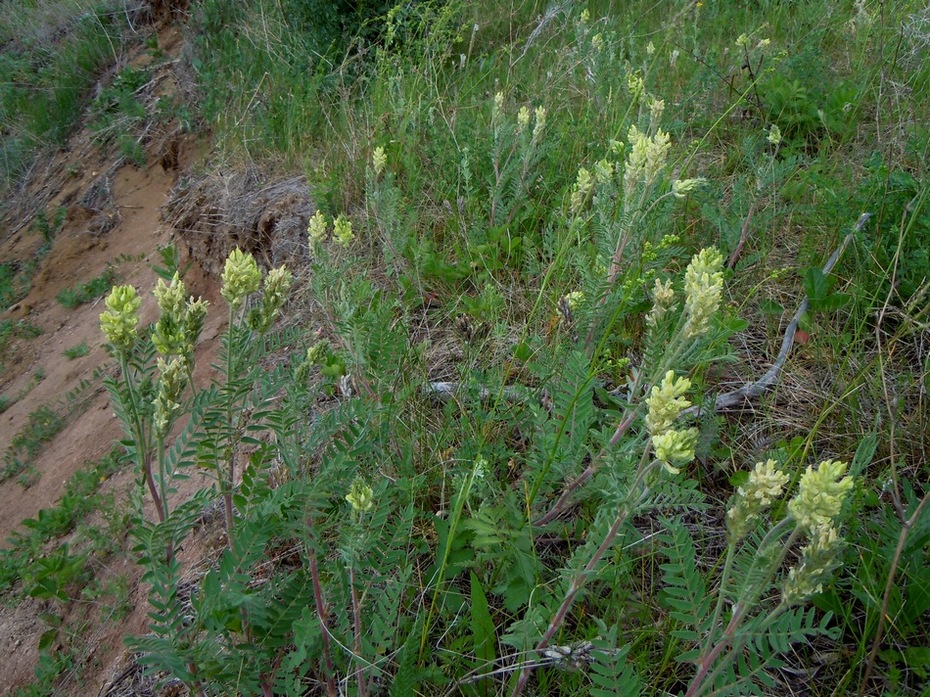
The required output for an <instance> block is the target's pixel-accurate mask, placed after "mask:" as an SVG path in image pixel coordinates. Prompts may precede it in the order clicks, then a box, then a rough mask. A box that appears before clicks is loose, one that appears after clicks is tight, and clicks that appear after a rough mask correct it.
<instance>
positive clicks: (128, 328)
mask: <svg viewBox="0 0 930 697" xmlns="http://www.w3.org/2000/svg"><path fill="white" fill-rule="evenodd" d="M141 304H142V298H140V297H139V296H138V295H137V294H136V289H135V288H133V287H132V286H113V289H112V290H111V291H110V295H109V296H108V297H107V309H106V311H105V312H104V313H103V314H101V315H100V329H101V331H103V333H104V335H105V336H106V337H107V341H109V342H110V343H111V344H113V347H114V348H115V349H116V350H117V351H119V352H120V353H123V354H125V353H128V352H129V351H130V350H132V345H133V342H135V340H136V325H138V324H139V312H138V311H139V305H141Z"/></svg>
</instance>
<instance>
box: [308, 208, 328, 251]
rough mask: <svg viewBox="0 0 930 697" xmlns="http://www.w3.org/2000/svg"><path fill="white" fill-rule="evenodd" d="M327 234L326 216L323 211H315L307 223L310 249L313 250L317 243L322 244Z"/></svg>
mask: <svg viewBox="0 0 930 697" xmlns="http://www.w3.org/2000/svg"><path fill="white" fill-rule="evenodd" d="M327 234H328V225H327V223H326V216H325V215H323V211H319V210H318V211H317V212H316V213H314V214H313V215H312V216H310V222H309V223H307V239H308V241H309V244H310V250H311V251H313V249H314V248H316V247H317V245H319V244H322V242H323V240H325V239H326V235H327Z"/></svg>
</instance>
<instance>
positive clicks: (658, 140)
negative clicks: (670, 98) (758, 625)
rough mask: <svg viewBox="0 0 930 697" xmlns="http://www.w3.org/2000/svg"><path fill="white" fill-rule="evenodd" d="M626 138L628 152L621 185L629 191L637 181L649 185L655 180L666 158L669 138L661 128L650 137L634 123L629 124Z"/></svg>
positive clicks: (669, 145) (669, 144) (669, 142)
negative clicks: (632, 124)
mask: <svg viewBox="0 0 930 697" xmlns="http://www.w3.org/2000/svg"><path fill="white" fill-rule="evenodd" d="M627 140H629V141H630V153H629V155H627V159H626V165H625V166H624V171H623V187H624V189H625V190H626V191H627V192H630V191H632V190H633V187H634V186H635V185H636V183H637V182H639V181H642V182H643V183H644V184H645V185H646V186H649V185H650V184H652V183H653V182H654V181H655V180H656V177H658V175H659V172H661V171H662V168H663V167H664V166H665V161H666V159H667V158H668V151H669V148H670V147H671V138H670V137H669V135H668V133H666V132H665V131H663V130H662V129H659V130H657V131H656V133H655V135H653V136H651V137H650V136H648V135H646V134H645V133H643V132H642V131H640V130H639V129H638V128H637V127H636V126H635V125H634V126H630V130H629V133H628V134H627Z"/></svg>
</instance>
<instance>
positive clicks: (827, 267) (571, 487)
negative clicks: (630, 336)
mask: <svg viewBox="0 0 930 697" xmlns="http://www.w3.org/2000/svg"><path fill="white" fill-rule="evenodd" d="M871 217H872V214H871V213H863V214H862V215H860V216H859V220H858V221H857V222H856V225H855V227H854V229H853V232H851V233H849V234H848V235H846V237H845V238H844V239H843V242H842V243H841V244H840V246H839V247H837V248H836V250H835V251H834V252H833V254H831V255H830V258H829V259H827V263H826V264H824V265H823V274H824V275H825V276H826V275H827V274H829V273H830V272H831V271H833V267H834V266H836V262H837V261H839V258H840V255H841V254H842V253H843V251H844V250H845V249H846V247H847V246H848V245H849V243H850V242H851V241H852V239H853V237H854V235H855V234H856V233H858V232H861V231H862V229H863V228H864V227H865V224H866V223H867V222H868V221H869V218H871ZM747 222H748V218H747ZM809 303H810V301H809V300H808V299H807V298H806V297H805V298H804V300H802V301H801V305H800V306H799V307H798V310H797V312H795V313H794V317H793V318H792V319H791V322H789V323H788V326H787V328H786V329H785V334H784V338H783V339H782V342H781V350H780V351H779V352H778V356H777V357H776V358H775V362H774V363H773V364H772V367H771V368H769V369H768V370H767V371H766V373H765V374H764V375H763V376H762V377H761V378H759V379H758V380H756V381H755V382H751V383H749V384H748V385H744V386H743V387H740V388H739V389H737V390H733V391H731V392H725V393H723V394H721V395H717V399H716V400H714V410H715V411H729V410H732V409H735V408H737V407H742V406H743V405H744V404H745V403H746V402H747V401H749V400H750V399H752V398H754V397H758V396H760V395H762V394H764V393H765V392H766V391H767V390H768V389H770V388H771V387H772V386H773V385H774V384H775V382H776V381H777V379H778V374H779V373H780V372H781V369H782V367H783V366H784V365H785V361H786V360H787V359H788V353H789V352H790V351H791V347H792V346H793V345H794V333H795V332H796V331H797V328H798V324H799V323H800V321H801V316H802V315H803V314H804V313H805V312H807V307H808V305H809ZM699 410H700V407H699V406H693V407H690V408H689V409H685V410H684V411H683V412H682V414H695V413H698V412H699ZM635 416H636V412H635V411H633V412H630V413H629V414H628V415H627V416H626V417H625V418H624V419H623V421H622V422H621V423H620V425H619V426H617V430H616V431H615V432H614V436H613V437H612V438H611V439H610V445H611V446H613V445H616V444H617V443H618V442H619V440H620V436H622V435H623V434H624V433H625V432H626V431H627V429H629V427H630V425H631V424H632V423H633V419H634V418H635ZM603 455H604V452H603V451H602V452H601V453H600V454H599V455H598V456H597V457H596V458H594V459H593V460H592V461H591V464H589V465H588V467H587V468H586V469H585V470H584V472H582V473H581V474H580V475H579V476H578V477H577V478H576V479H574V480H573V481H572V482H570V483H569V484H568V485H567V486H566V487H565V489H564V490H563V491H562V495H561V496H559V498H558V500H557V501H556V502H555V504H554V505H553V506H552V507H551V508H550V509H549V510H548V511H547V512H546V513H544V514H543V515H542V516H540V517H539V518H537V519H536V520H534V521H533V524H534V525H545V524H547V523H549V522H551V521H553V520H555V519H556V518H557V517H558V516H559V515H561V513H562V511H563V510H564V508H565V507H566V506H567V505H568V501H569V498H570V497H571V495H572V493H573V492H575V491H576V490H578V488H579V487H581V486H582V485H583V484H584V483H585V482H587V481H588V480H589V479H590V478H591V477H592V476H593V475H594V473H595V472H596V471H597V468H598V467H599V466H600V463H601V460H602V459H603Z"/></svg>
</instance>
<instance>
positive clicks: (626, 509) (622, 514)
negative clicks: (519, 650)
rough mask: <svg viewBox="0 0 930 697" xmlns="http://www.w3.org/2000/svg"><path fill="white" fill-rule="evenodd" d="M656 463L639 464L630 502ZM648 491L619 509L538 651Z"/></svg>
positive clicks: (521, 683) (518, 688) (514, 696)
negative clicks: (644, 465)
mask: <svg viewBox="0 0 930 697" xmlns="http://www.w3.org/2000/svg"><path fill="white" fill-rule="evenodd" d="M646 452H647V451H644V452H643V456H644V457H645V454H646ZM654 464H655V463H654V462H653V463H650V464H649V465H647V466H646V467H643V466H642V464H640V467H639V473H638V474H637V476H636V479H635V480H634V481H633V483H632V485H631V486H630V490H629V494H628V501H629V499H631V498H632V494H633V492H635V491H636V490H637V489H638V488H639V485H640V484H641V483H642V481H643V478H644V477H645V475H646V473H647V472H648V471H649V470H650V469H651V468H652V467H653V465H654ZM648 493H649V487H644V488H643V491H642V493H641V494H640V495H639V496H637V497H636V501H635V502H633V503H627V504H624V505H622V506H621V508H620V511H619V513H618V514H617V517H616V519H615V520H614V522H613V525H611V526H610V529H609V530H608V531H607V534H606V535H605V536H604V539H603V540H602V541H601V544H600V545H599V546H598V548H597V549H596V550H595V551H594V554H592V555H591V558H590V559H589V560H588V563H587V564H585V565H584V567H583V568H582V569H581V571H579V572H578V573H577V574H575V577H574V578H573V579H572V581H571V583H570V584H569V586H568V591H567V592H566V593H565V597H564V598H563V599H562V604H561V605H559V609H558V610H556V612H555V615H553V617H552V620H551V621H550V622H549V627H548V628H547V629H546V633H545V634H543V637H542V639H540V640H539V643H538V644H537V645H536V650H537V651H540V650H542V649H544V648H546V646H548V645H549V642H550V641H551V640H552V637H554V636H555V633H556V632H557V631H559V628H560V627H561V626H562V622H564V621H565V617H566V616H567V615H568V611H569V610H571V607H572V604H573V603H574V602H575V597H576V596H577V595H578V592H579V591H580V590H581V589H582V588H584V586H585V584H586V583H587V581H588V577H589V576H590V575H591V574H592V573H593V571H594V569H595V568H596V567H597V564H598V562H600V560H601V557H603V556H604V554H606V553H607V550H609V549H610V547H611V545H613V542H614V539H615V538H616V537H617V533H619V532H620V528H621V527H622V526H623V524H624V523H625V522H626V520H627V518H629V516H630V514H631V513H632V511H634V510H635V509H636V507H637V505H638V504H639V503H640V502H642V500H643V499H644V498H645V497H646V496H647V495H648ZM529 668H530V667H529V666H524V667H523V669H522V670H521V671H520V677H519V678H518V679H517V684H516V685H515V686H514V688H513V692H512V693H511V697H518V695H519V694H520V693H521V692H523V688H524V687H526V682H527V680H529V677H530V673H529Z"/></svg>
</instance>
